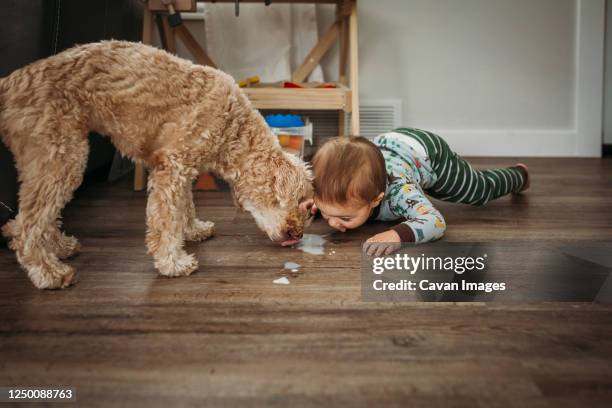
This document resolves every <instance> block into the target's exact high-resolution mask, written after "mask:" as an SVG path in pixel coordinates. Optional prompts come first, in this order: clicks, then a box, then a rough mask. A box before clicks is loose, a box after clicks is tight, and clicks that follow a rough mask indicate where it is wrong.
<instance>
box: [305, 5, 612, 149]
mask: <svg viewBox="0 0 612 408" xmlns="http://www.w3.org/2000/svg"><path fill="white" fill-rule="evenodd" d="M358 4H359V42H360V43H359V60H360V64H359V65H360V72H359V79H360V97H361V99H362V100H364V99H376V100H380V99H393V98H397V99H401V100H402V101H403V122H404V124H405V125H406V126H415V127H422V128H426V129H430V130H433V131H436V132H438V133H439V134H441V135H442V136H444V137H445V138H446V139H447V140H448V141H449V142H450V143H451V145H452V146H453V147H454V148H455V149H456V150H457V151H458V152H459V153H461V154H467V155H499V156H513V155H514V156H598V155H599V154H600V152H601V143H602V139H601V137H602V136H601V135H602V109H603V108H602V99H603V97H602V92H603V91H602V89H603V40H604V14H605V5H604V0H359V1H358ZM317 16H318V21H319V32H320V34H322V33H323V32H324V31H325V30H326V29H327V28H328V27H329V25H330V24H331V23H332V22H333V18H334V7H333V6H317ZM609 45H610V43H609ZM323 69H324V72H325V73H326V76H327V79H328V80H334V79H336V78H337V48H334V49H333V50H332V52H331V53H330V54H329V55H328V56H326V57H325V58H324V60H323ZM609 108H610V112H612V106H609ZM610 118H612V116H610ZM607 123H609V124H610V127H609V129H612V119H610V120H609V122H607ZM610 137H612V136H610Z"/></svg>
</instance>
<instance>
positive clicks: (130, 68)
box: [0, 41, 313, 289]
mask: <svg viewBox="0 0 612 408" xmlns="http://www.w3.org/2000/svg"><path fill="white" fill-rule="evenodd" d="M89 131H95V132H98V133H100V134H102V135H106V136H108V137H110V139H111V141H112V143H113V145H114V146H115V147H116V148H117V150H118V151H119V152H120V153H121V154H122V155H124V156H127V157H129V158H130V159H132V160H133V161H135V162H140V163H143V164H144V165H145V166H146V167H147V169H148V170H149V180H148V185H147V191H148V201H147V208H146V222H147V232H146V245H147V248H148V252H149V253H150V254H151V255H152V256H153V260H154V265H155V267H156V268H157V270H158V271H159V273H160V274H161V275H164V276H186V275H189V274H191V273H192V272H193V271H195V270H196V269H197V268H198V262H197V260H196V258H195V257H194V256H193V255H190V254H187V253H186V252H185V250H184V249H183V247H184V241H185V240H193V241H200V240H205V239H206V238H208V237H210V236H211V235H212V234H213V229H214V224H213V223H212V222H210V221H201V220H199V219H197V218H196V212H195V207H194V204H193V196H192V190H191V188H192V182H193V181H194V180H195V178H196V177H197V176H198V174H200V173H202V172H205V171H210V172H213V173H215V174H217V175H218V176H220V177H221V178H223V179H224V180H226V181H227V182H228V183H229V184H230V185H231V187H232V192H233V195H234V202H235V203H236V204H237V205H238V206H239V207H241V208H243V209H245V210H247V211H249V212H250V213H251V214H252V215H253V217H254V219H255V221H256V223H257V225H258V226H259V227H260V228H261V229H262V230H264V231H265V232H266V233H267V235H268V237H269V238H270V239H271V240H273V241H275V242H278V243H282V242H285V243H287V242H295V241H296V240H298V239H299V238H300V237H301V236H302V234H303V231H304V228H305V226H306V225H307V224H308V223H309V220H310V219H311V216H309V214H308V212H307V211H304V210H303V209H300V203H303V202H304V201H305V200H306V199H307V198H310V197H312V194H313V190H312V174H311V171H310V169H309V167H308V166H307V165H306V164H305V163H304V162H303V161H301V160H300V159H299V158H297V157H296V156H293V155H290V154H288V153H285V152H283V151H282V149H281V147H280V145H279V143H278V140H277V139H276V137H275V136H274V135H273V134H272V133H271V131H270V129H269V128H268V126H267V125H266V123H265V121H264V119H263V118H262V116H261V115H260V114H259V112H258V111H257V110H256V109H254V108H253V107H252V106H251V104H250V102H249V100H248V99H247V97H246V96H245V95H244V94H243V92H242V91H241V90H240V88H239V87H238V86H237V84H236V83H235V81H234V80H233V78H232V77H230V76H229V75H227V74H225V73H223V72H221V71H219V70H217V69H213V68H211V67H206V66H200V65H196V64H193V63H191V62H190V61H187V60H184V59H181V58H178V57H176V56H173V55H171V54H169V53H167V52H165V51H163V50H160V49H157V48H153V47H150V46H146V45H144V44H141V43H131V42H124V41H104V42H99V43H92V44H86V45H81V46H77V47H74V48H71V49H68V50H66V51H64V52H62V53H59V54H57V55H54V56H51V57H49V58H47V59H43V60H40V61H37V62H34V63H32V64H30V65H28V66H26V67H24V68H21V69H19V70H17V71H15V72H13V73H11V74H10V75H9V76H7V77H4V78H2V79H0V135H1V137H2V141H3V142H4V144H6V145H7V147H8V148H9V149H10V150H11V152H12V153H13V156H14V160H15V166H16V168H17V171H18V175H19V181H20V189H19V213H18V214H17V216H16V218H15V219H14V220H11V221H10V222H8V223H6V224H5V225H4V226H3V227H2V234H3V235H4V236H5V237H6V238H8V239H10V242H9V247H10V248H11V249H12V250H14V251H15V253H16V256H17V260H18V262H19V264H20V265H21V266H22V268H23V269H25V270H26V271H27V273H28V276H29V278H30V280H31V281H32V283H33V284H34V285H35V286H36V287H37V288H41V289H43V288H49V289H53V288H64V287H67V286H69V285H70V284H71V283H73V281H74V278H75V271H74V269H73V268H72V267H70V266H69V265H67V264H65V263H63V262H62V261H61V260H62V259H65V258H69V257H71V256H74V255H76V254H77V253H78V252H79V249H80V246H79V243H78V241H77V239H76V238H75V237H72V236H67V235H65V234H64V233H63V232H62V231H61V230H60V226H61V221H60V219H61V215H60V213H61V210H62V208H63V207H64V206H65V205H66V203H67V202H68V201H70V199H71V198H72V194H73V192H74V190H75V189H76V188H77V187H78V186H79V185H80V183H81V181H82V179H83V173H84V171H85V165H86V163H87V157H88V151H89V145H88V139H87V135H88V133H89Z"/></svg>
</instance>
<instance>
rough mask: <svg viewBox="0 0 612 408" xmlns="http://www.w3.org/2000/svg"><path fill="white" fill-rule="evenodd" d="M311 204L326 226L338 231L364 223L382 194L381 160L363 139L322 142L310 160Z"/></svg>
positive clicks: (384, 180)
mask: <svg viewBox="0 0 612 408" xmlns="http://www.w3.org/2000/svg"><path fill="white" fill-rule="evenodd" d="M312 170H313V173H314V178H315V181H314V187H315V194H314V203H315V205H316V206H317V208H318V210H319V211H320V212H321V215H322V216H323V218H325V219H326V220H327V222H328V223H329V225H330V226H331V227H333V228H335V229H337V230H340V231H342V232H344V231H346V230H347V229H353V228H357V227H359V226H360V225H362V224H363V223H364V222H366V221H367V219H368V217H369V216H370V214H371V213H372V210H373V209H374V208H375V207H377V206H378V205H379V204H380V202H381V200H382V198H383V196H384V194H385V187H386V182H387V172H386V170H385V159H384V157H383V155H382V153H381V152H380V150H378V148H377V147H376V146H375V145H374V144H373V143H372V142H370V141H369V140H367V139H366V138H364V137H338V138H334V139H332V140H329V141H328V142H326V143H325V144H324V145H323V146H321V147H320V148H319V150H318V151H317V153H316V154H315V156H314V157H313V159H312Z"/></svg>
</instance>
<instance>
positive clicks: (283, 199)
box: [274, 153, 308, 208]
mask: <svg viewBox="0 0 612 408" xmlns="http://www.w3.org/2000/svg"><path fill="white" fill-rule="evenodd" d="M307 177H308V170H307V168H306V166H305V164H304V163H302V162H301V161H300V159H299V158H298V157H297V156H294V155H292V154H288V153H286V154H284V155H283V156H281V157H279V160H278V161H277V162H276V173H275V180H274V195H275V196H276V199H277V201H278V203H279V205H280V207H281V208H286V207H287V206H289V205H290V203H291V201H297V200H298V199H299V198H300V197H298V195H301V194H303V191H302V190H304V188H303V185H304V183H306V182H307Z"/></svg>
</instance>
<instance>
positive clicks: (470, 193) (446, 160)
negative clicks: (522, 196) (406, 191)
mask: <svg viewBox="0 0 612 408" xmlns="http://www.w3.org/2000/svg"><path fill="white" fill-rule="evenodd" d="M411 133H412V136H413V137H415V138H417V139H418V140H419V141H421V143H422V144H423V145H425V147H426V150H427V152H428V154H429V156H430V159H431V163H432V167H433V170H434V171H435V172H436V175H437V177H438V180H437V181H436V183H435V184H434V185H433V186H432V187H430V188H428V189H427V190H426V192H427V194H428V195H430V196H432V197H434V198H437V199H439V200H443V201H450V202H454V203H463V204H470V205H484V204H486V203H488V202H489V201H491V200H495V199H496V198H499V197H503V196H505V195H507V194H510V193H519V192H521V191H523V190H524V189H526V187H527V175H528V173H527V168H526V166H524V165H516V166H512V167H505V168H498V169H486V170H477V169H474V168H472V166H471V165H470V164H469V163H468V162H467V161H465V160H464V159H463V158H462V157H461V156H459V155H458V154H456V153H455V152H453V151H452V150H451V148H450V147H449V146H448V144H447V143H446V142H445V141H444V140H443V139H442V138H441V137H440V136H437V135H435V134H433V133H430V132H426V131H418V132H411Z"/></svg>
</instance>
